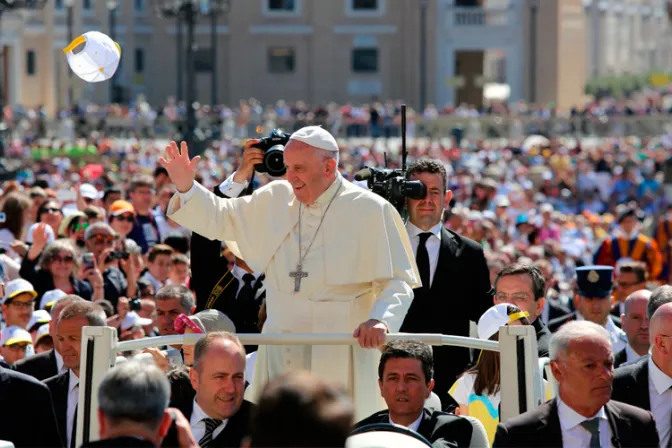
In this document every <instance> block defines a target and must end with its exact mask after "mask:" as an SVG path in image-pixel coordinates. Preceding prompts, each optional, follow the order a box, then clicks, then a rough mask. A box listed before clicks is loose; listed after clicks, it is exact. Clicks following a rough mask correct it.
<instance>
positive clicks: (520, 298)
mask: <svg viewBox="0 0 672 448" xmlns="http://www.w3.org/2000/svg"><path fill="white" fill-rule="evenodd" d="M529 298H530V295H529V294H527V293H526V292H514V293H512V294H507V293H505V292H498V293H497V294H495V299H497V300H498V301H500V302H507V301H509V300H510V301H511V302H513V303H524V302H527V301H528V300H529Z"/></svg>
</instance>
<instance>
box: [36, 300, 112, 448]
mask: <svg viewBox="0 0 672 448" xmlns="http://www.w3.org/2000/svg"><path fill="white" fill-rule="evenodd" d="M106 324H107V317H106V315H105V312H104V311H103V309H102V308H101V307H100V306H98V305H96V304H95V303H91V302H88V301H85V300H81V301H80V300H76V301H74V302H73V303H71V304H70V305H68V306H66V307H65V308H63V311H61V315H60V316H59V318H58V322H57V323H56V339H57V340H58V345H59V349H60V351H61V354H62V356H63V364H64V366H65V367H66V368H67V369H68V370H67V371H65V372H64V373H61V374H59V375H57V376H54V377H52V378H49V379H47V380H45V381H44V384H46V385H47V387H48V388H49V391H50V392H51V397H52V398H53V402H54V412H55V414H56V422H57V424H58V432H59V433H60V434H61V437H62V439H63V446H65V447H66V448H71V447H73V446H74V444H75V434H76V431H77V404H78V402H79V368H80V365H79V363H80V355H81V354H80V351H81V346H82V328H83V327H87V326H88V327H104V326H105V325H106Z"/></svg>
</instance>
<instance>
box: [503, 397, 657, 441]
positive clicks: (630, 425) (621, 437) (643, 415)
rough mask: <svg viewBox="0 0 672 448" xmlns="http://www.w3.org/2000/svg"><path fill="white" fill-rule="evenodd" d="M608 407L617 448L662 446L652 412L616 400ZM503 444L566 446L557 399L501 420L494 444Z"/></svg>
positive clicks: (609, 403) (610, 425) (606, 407)
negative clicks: (504, 420) (563, 442)
mask: <svg viewBox="0 0 672 448" xmlns="http://www.w3.org/2000/svg"><path fill="white" fill-rule="evenodd" d="M605 410H606V413H607V418H608V420H609V427H610V428H611V435H612V439H611V443H612V444H613V445H614V446H615V447H616V448H620V447H623V448H625V447H657V446H658V433H657V432H656V423H655V421H654V420H653V415H651V413H650V412H647V411H644V410H642V409H638V408H636V407H634V406H630V405H629V404H625V403H619V402H618V401H613V400H611V401H609V402H607V404H606V405H605ZM499 447H530V448H538V447H562V429H561V428H560V417H559V416H558V404H557V400H555V399H554V400H551V401H547V402H546V403H544V404H542V405H541V406H539V407H538V408H537V409H534V410H533V411H529V412H526V413H524V414H521V415H519V416H517V417H514V418H512V419H510V420H507V421H506V422H503V423H500V424H499V425H498V426H497V432H496V433H495V441H494V443H493V448H499Z"/></svg>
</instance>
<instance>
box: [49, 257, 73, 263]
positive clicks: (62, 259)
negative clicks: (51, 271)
mask: <svg viewBox="0 0 672 448" xmlns="http://www.w3.org/2000/svg"><path fill="white" fill-rule="evenodd" d="M51 261H60V262H61V263H72V262H73V261H75V257H73V256H72V255H66V256H64V257H59V256H56V257H54V258H52V259H51Z"/></svg>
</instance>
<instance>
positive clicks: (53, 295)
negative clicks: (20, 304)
mask: <svg viewBox="0 0 672 448" xmlns="http://www.w3.org/2000/svg"><path fill="white" fill-rule="evenodd" d="M66 295H67V294H66V293H64V292H63V291H61V290H60V289H52V290H51V291H47V292H45V293H44V294H42V299H41V300H40V309H45V308H46V307H48V306H49V305H51V306H52V307H53V306H54V304H55V303H56V302H58V301H59V300H61V299H62V298H63V297H65V296H66Z"/></svg>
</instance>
